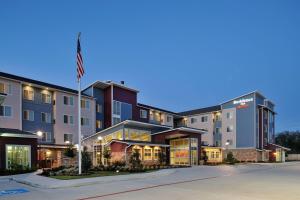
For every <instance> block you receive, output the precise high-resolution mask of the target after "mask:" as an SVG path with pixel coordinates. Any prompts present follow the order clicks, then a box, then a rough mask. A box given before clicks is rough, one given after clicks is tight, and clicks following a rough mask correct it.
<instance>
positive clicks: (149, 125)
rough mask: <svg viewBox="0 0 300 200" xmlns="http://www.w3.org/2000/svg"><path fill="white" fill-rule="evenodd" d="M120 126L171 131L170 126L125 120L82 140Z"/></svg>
mask: <svg viewBox="0 0 300 200" xmlns="http://www.w3.org/2000/svg"><path fill="white" fill-rule="evenodd" d="M122 125H132V126H135V127H139V128H157V127H158V128H166V129H171V127H170V126H165V125H158V124H152V123H146V122H139V121H134V120H125V121H122V122H120V123H118V124H116V125H114V126H111V127H108V128H106V129H104V130H101V131H99V132H97V133H95V134H93V135H89V136H87V137H85V138H84V139H83V140H86V139H88V138H92V137H95V136H97V135H100V134H102V133H105V132H107V131H109V130H111V129H113V128H115V127H118V126H122Z"/></svg>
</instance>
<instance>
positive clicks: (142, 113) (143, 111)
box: [140, 109, 148, 119]
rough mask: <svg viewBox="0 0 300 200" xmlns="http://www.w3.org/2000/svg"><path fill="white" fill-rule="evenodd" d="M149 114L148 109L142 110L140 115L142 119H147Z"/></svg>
mask: <svg viewBox="0 0 300 200" xmlns="http://www.w3.org/2000/svg"><path fill="white" fill-rule="evenodd" d="M147 115H148V112H147V110H142V109H141V110H140V117H141V118H142V119H147Z"/></svg>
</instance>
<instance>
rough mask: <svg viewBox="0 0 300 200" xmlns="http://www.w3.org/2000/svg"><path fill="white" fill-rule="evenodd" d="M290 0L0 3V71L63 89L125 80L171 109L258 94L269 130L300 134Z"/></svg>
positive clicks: (298, 66) (299, 39) (297, 51)
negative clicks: (269, 116)
mask: <svg viewBox="0 0 300 200" xmlns="http://www.w3.org/2000/svg"><path fill="white" fill-rule="evenodd" d="M299 10H300V1H297V0H295V1H291V0H285V1H276V0H272V1H267V0H266V1H261V0H257V1H256V0H252V1H240V0H236V1H234V0H226V1H225V0H224V1H221V0H219V1H217V0H212V1H200V0H197V1H192V0H191V1H182V0H181V1H177V0H171V1H167V0H151V1H146V0H137V1H132V0H126V1H124V0H120V1H116V0H107V1H100V0H98V1H91V0H89V1H75V0H74V1H55V0H52V1H30V0H27V1H17V0H1V2H0V71H3V72H7V73H13V74H16V75H21V76H25V77H29V78H33V79H38V80H41V81H45V82H49V83H54V84H58V85H62V86H66V87H70V88H74V89H76V88H77V83H76V37H77V34H78V32H79V31H80V32H81V46H82V54H83V59H84V67H85V71H86V74H85V75H84V77H83V79H82V85H83V87H85V86H88V85H89V84H91V83H92V82H94V81H96V80H113V81H117V82H118V81H121V80H123V81H125V84H126V85H127V86H129V87H133V88H135V89H138V90H139V91H140V93H139V95H138V101H139V102H140V103H144V104H150V105H153V106H156V107H160V108H164V109H168V110H171V111H174V112H177V111H178V112H179V111H185V110H189V109H195V108H201V107H206V106H212V105H216V104H219V103H222V102H224V101H226V100H229V99H232V98H234V97H237V96H240V95H242V94H245V93H248V92H251V91H254V90H259V91H260V92H262V93H263V94H264V95H265V96H266V97H267V98H269V99H271V100H272V101H273V102H274V103H275V104H276V112H277V113H278V115H277V116H276V129H277V132H279V131H283V130H300V112H299V105H298V104H299V100H300V81H299V80H300V12H299Z"/></svg>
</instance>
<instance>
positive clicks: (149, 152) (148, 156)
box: [144, 147, 152, 160]
mask: <svg viewBox="0 0 300 200" xmlns="http://www.w3.org/2000/svg"><path fill="white" fill-rule="evenodd" d="M144 160H152V149H151V148H150V147H145V148H144Z"/></svg>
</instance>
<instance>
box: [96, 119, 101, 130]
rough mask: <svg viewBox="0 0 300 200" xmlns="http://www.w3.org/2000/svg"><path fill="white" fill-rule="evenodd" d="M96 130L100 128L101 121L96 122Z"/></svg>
mask: <svg viewBox="0 0 300 200" xmlns="http://www.w3.org/2000/svg"><path fill="white" fill-rule="evenodd" d="M96 128H102V121H101V120H96Z"/></svg>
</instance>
